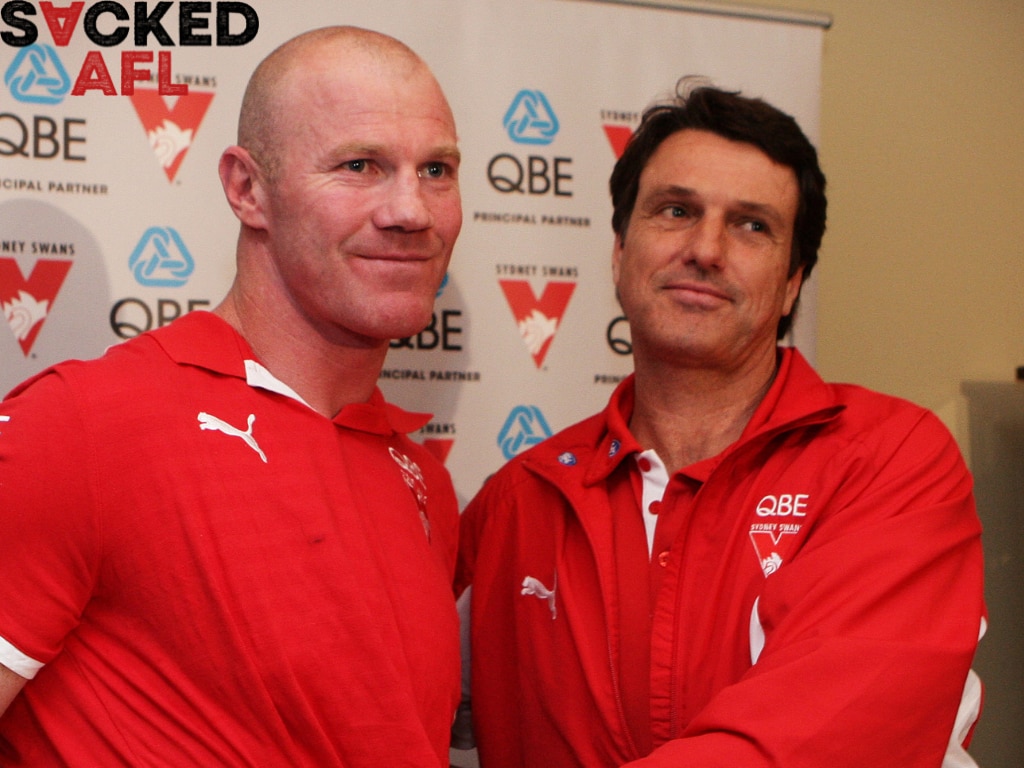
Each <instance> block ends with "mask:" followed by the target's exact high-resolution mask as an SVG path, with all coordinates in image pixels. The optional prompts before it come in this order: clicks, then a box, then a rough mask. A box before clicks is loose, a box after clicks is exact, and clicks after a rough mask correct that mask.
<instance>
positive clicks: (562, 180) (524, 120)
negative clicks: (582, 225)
mask: <svg viewBox="0 0 1024 768" xmlns="http://www.w3.org/2000/svg"><path fill="white" fill-rule="evenodd" d="M502 125H503V126H504V128H505V132H506V133H507V134H508V137H509V138H510V139H511V140H512V141H514V142H515V143H516V144H525V145H529V146H547V145H549V144H551V143H552V142H553V141H554V140H555V137H556V136H557V135H558V131H559V123H558V117H557V115H555V110H554V109H552V108H551V104H550V103H549V102H548V99H547V96H545V95H544V94H543V93H542V92H541V91H535V90H528V89H524V90H521V91H519V93H517V94H516V96H515V98H514V99H512V103H511V105H510V106H509V108H508V110H506V112H505V116H504V118H502ZM571 167H572V158H570V157H549V156H545V155H542V154H530V155H528V156H527V157H525V158H524V157H520V156H518V155H516V154H513V153H510V152H501V153H499V154H497V155H495V156H494V157H492V158H491V160H490V162H489V163H488V164H487V180H488V181H489V182H490V185H491V187H493V188H494V189H495V190H496V191H498V192H501V193H502V194H523V195H531V196H536V195H548V194H551V195H555V196H556V197H572V194H573V193H572V189H571V188H570V185H571V182H572V180H573V177H572V174H571V173H570V170H571Z"/></svg>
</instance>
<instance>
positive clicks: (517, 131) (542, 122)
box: [502, 90, 558, 144]
mask: <svg viewBox="0 0 1024 768" xmlns="http://www.w3.org/2000/svg"><path fill="white" fill-rule="evenodd" d="M502 125H504V126H505V130H506V131H508V136H509V138H510V139H512V141H515V142H517V143H519V144H550V143H551V142H552V141H554V140H555V135H556V134H557V133H558V118H557V117H556V116H555V111H554V110H553V109H552V108H551V105H550V104H548V99H547V97H546V96H545V95H544V94H543V93H541V92H540V91H529V90H522V91H520V92H519V93H517V94H516V97H515V99H513V100H512V106H510V107H509V108H508V112H506V113H505V119H504V120H502Z"/></svg>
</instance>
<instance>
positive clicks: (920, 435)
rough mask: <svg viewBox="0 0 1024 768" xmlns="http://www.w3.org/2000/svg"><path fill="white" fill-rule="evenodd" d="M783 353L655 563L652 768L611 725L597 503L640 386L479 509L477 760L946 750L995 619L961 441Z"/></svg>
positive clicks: (961, 728)
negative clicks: (659, 567)
mask: <svg viewBox="0 0 1024 768" xmlns="http://www.w3.org/2000/svg"><path fill="white" fill-rule="evenodd" d="M780 359H781V368H780V371H779V375H778V376H777V378H776V381H775V383H774V384H773V386H772V391H771V392H769V395H768V396H767V397H766V398H765V401H764V402H763V403H762V404H761V406H760V407H759V413H757V414H755V416H754V418H753V419H752V420H751V425H755V424H758V425H760V426H758V427H756V428H748V432H747V433H745V434H744V435H743V436H742V437H741V439H740V440H739V441H737V442H736V443H735V444H734V445H732V446H731V447H730V448H728V449H727V450H726V451H725V452H723V454H721V456H720V457H718V460H717V463H716V464H714V466H713V469H711V471H710V473H709V474H708V476H707V478H706V481H705V482H704V483H703V485H702V486H701V487H700V489H699V490H698V491H697V493H696V496H695V497H694V498H693V501H692V504H691V506H690V509H689V513H688V515H687V517H686V520H685V522H684V524H683V525H682V528H681V530H680V533H679V535H678V537H677V538H676V539H675V541H674V543H673V544H672V546H671V550H670V553H669V555H668V556H667V558H666V560H665V571H664V577H663V582H662V586H661V589H660V591H659V592H658V593H657V596H656V603H655V607H654V611H653V618H652V635H651V677H650V687H651V696H650V714H651V723H652V736H653V744H654V747H655V748H654V751H653V752H651V753H650V755H649V756H644V755H642V754H639V752H638V750H637V748H636V746H635V745H634V739H633V738H632V737H631V735H630V731H629V728H628V727H627V726H626V724H625V718H624V708H623V703H622V691H621V688H620V681H619V679H618V676H619V674H618V673H619V670H620V662H621V659H620V658H619V656H618V653H619V638H620V629H621V628H620V626H619V621H618V619H619V616H620V610H621V608H622V606H621V605H620V604H619V603H620V597H619V596H620V589H619V587H618V586H617V584H616V582H615V570H616V557H615V553H614V551H613V548H612V536H611V533H610V531H611V522H610V521H611V520H612V514H613V509H612V507H611V505H610V503H609V496H608V492H607V478H608V477H609V475H610V474H611V473H612V471H613V470H614V469H615V468H616V467H617V465H618V464H619V463H620V462H622V461H623V460H624V459H625V458H626V455H627V453H628V451H627V450H624V449H621V448H622V446H623V444H624V443H625V442H627V441H624V440H623V438H622V433H623V432H624V431H625V426H624V425H625V424H626V423H628V417H629V411H630V410H631V401H632V380H631V379H630V380H627V381H626V382H624V383H623V384H622V385H621V386H620V387H619V389H618V390H616V393H615V395H613V397H612V401H611V403H610V404H609V406H608V408H607V409H606V410H605V411H604V412H603V413H601V414H598V415H596V416H593V417H591V418H589V419H587V420H585V421H583V422H581V423H579V424H577V425H575V426H573V427H570V428H568V429H566V430H565V431H563V432H561V433H559V434H558V435H556V436H554V437H552V438H550V439H549V440H547V441H545V442H544V443H542V444H540V445H539V446H537V447H535V448H534V449H532V450H531V451H529V452H527V453H525V454H523V455H522V456H520V457H518V458H516V459H514V460H513V461H512V462H510V463H509V464H508V465H507V466H506V467H504V468H503V469H502V470H501V471H499V472H498V473H497V474H496V475H495V476H494V477H493V478H492V479H491V480H490V481H489V482H488V483H487V484H486V485H485V486H484V488H483V489H482V490H481V492H480V493H479V495H478V496H477V497H476V498H475V499H474V500H473V501H472V502H471V504H470V505H469V507H468V508H467V509H466V511H465V513H464V515H463V519H462V541H461V545H460V546H461V552H460V564H459V573H458V575H457V582H458V583H457V589H459V590H461V589H462V588H463V587H465V586H466V585H469V584H472V600H471V603H472V625H471V637H472V707H473V718H474V724H475V732H476V737H477V743H478V746H479V749H480V758H481V765H482V766H484V768H506V767H509V768H511V767H513V766H515V767H520V768H563V767H566V768H568V766H583V767H585V768H602V767H603V766H621V765H623V764H627V763H628V764H629V765H630V766H632V767H633V768H657V767H660V766H665V767H666V768H667V767H668V766H680V767H685V768H710V767H711V766H721V767H722V768H755V766H785V768H798V767H801V766H807V768H822V767H823V766H827V768H844V767H845V766H849V767H850V768H864V766H868V765H875V766H899V767H900V768H916V767H918V766H920V768H938V767H939V766H940V765H941V764H942V763H943V756H944V755H945V754H946V752H947V745H948V744H953V746H952V747H950V748H951V749H952V750H953V751H959V742H960V741H961V740H962V739H963V738H964V736H966V734H967V729H968V727H969V723H970V722H971V721H973V719H974V717H975V716H976V714H977V695H978V691H977V690H976V689H972V687H970V686H968V687H967V688H965V681H966V680H967V679H968V672H969V668H970V663H971V659H972V657H973V654H974V650H975V647H976V645H977V641H978V635H979V626H980V625H981V623H982V618H983V613H984V606H983V598H982V552H981V541H980V533H981V528H980V524H979V521H978V518H977V515H976V513H975V509H974V501H973V496H972V481H971V477H970V475H969V473H968V471H967V469H966V467H965V465H964V463H963V460H962V458H961V456H960V453H959V451H958V450H957V447H956V444H955V443H954V441H953V439H952V437H951V436H950V434H949V433H948V431H947V430H946V429H945V427H943V425H942V424H941V423H940V422H939V421H938V419H936V418H935V416H934V415H932V414H930V413H929V412H928V411H925V410H923V409H921V408H919V407H917V406H914V405H912V404H910V403H908V402H905V401H902V400H898V399H895V398H891V397H887V396H884V395H880V394H877V393H873V392H870V391H868V390H865V389H862V388H859V387H854V386H846V385H830V384H826V383H825V382H823V381H822V380H821V379H820V378H819V377H818V375H817V374H816V373H815V372H814V371H813V370H812V369H811V368H810V366H808V364H807V363H806V362H805V361H804V359H803V358H802V357H801V356H800V354H799V353H798V352H796V351H785V352H783V353H782V355H781V358H780ZM627 436H628V433H627ZM752 659H756V663H754V662H753V661H752ZM962 699H964V700H969V701H968V702H967V706H965V707H960V705H961V701H962ZM972 704H973V705H974V711H973V712H970V711H969V710H970V709H971V705H972ZM958 708H960V709H961V716H960V717H959V718H958ZM954 721H956V725H955V722H954ZM951 734H952V739H951ZM963 757H965V756H963ZM634 761H635V762H634ZM947 764H948V765H953V764H955V763H952V762H951V763H947ZM962 764H966V765H970V761H969V759H968V762H966V763H962Z"/></svg>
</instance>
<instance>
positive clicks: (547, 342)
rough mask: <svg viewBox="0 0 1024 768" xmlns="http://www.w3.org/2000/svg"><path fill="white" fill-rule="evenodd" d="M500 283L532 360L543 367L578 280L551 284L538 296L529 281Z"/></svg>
mask: <svg viewBox="0 0 1024 768" xmlns="http://www.w3.org/2000/svg"><path fill="white" fill-rule="evenodd" d="M498 282H499V283H500V284H501V290H502V291H504V293H505V298H506V299H507V300H508V304H509V307H511V308H512V314H513V315H514V316H515V319H516V325H517V326H518V327H519V335H520V336H522V337H523V343H525V344H526V348H527V349H529V350H530V354H531V355H532V356H533V362H534V363H535V364H536V365H537V367H538V368H540V367H541V366H542V365H543V364H544V358H545V357H546V356H547V354H548V347H550V346H551V342H552V341H553V340H554V338H555V333H556V332H557V330H558V326H559V324H560V323H561V322H562V315H564V314H565V310H566V307H568V306H569V299H571V298H572V293H573V291H574V290H575V289H576V283H567V282H563V283H548V284H547V285H546V286H545V287H544V293H542V294H541V296H540V298H539V299H538V298H537V297H536V295H535V294H534V292H533V288H532V287H530V283H529V282H528V281H526V280H499V281H498Z"/></svg>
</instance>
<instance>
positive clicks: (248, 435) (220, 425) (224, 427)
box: [199, 412, 267, 464]
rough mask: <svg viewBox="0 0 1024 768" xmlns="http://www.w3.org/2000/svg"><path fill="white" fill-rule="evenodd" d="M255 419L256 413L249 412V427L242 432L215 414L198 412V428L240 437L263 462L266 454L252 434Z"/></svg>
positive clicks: (265, 460) (265, 459)
mask: <svg viewBox="0 0 1024 768" xmlns="http://www.w3.org/2000/svg"><path fill="white" fill-rule="evenodd" d="M255 421H256V414H255V413H250V414H249V422H248V423H249V428H248V429H247V430H246V431H245V432H243V431H242V430H240V429H238V427H232V426H231V425H230V424H228V423H227V422H226V421H223V420H222V419H218V418H217V417H216V416H211V415H210V414H208V413H204V412H200V413H199V428H200V429H212V430H216V431H218V432H223V433H224V434H225V435H231V436H232V437H240V438H242V439H243V440H244V441H245V444H246V445H248V446H249V447H250V448H252V449H253V450H254V451H256V453H258V454H259V455H260V458H261V459H263V463H264V464H266V463H267V455H266V454H265V453H263V451H262V449H261V448H260V447H259V445H258V444H257V443H256V438H254V437H253V436H252V425H253V422H255Z"/></svg>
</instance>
